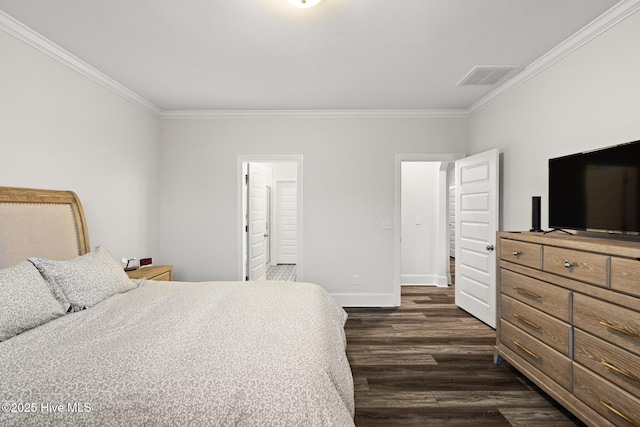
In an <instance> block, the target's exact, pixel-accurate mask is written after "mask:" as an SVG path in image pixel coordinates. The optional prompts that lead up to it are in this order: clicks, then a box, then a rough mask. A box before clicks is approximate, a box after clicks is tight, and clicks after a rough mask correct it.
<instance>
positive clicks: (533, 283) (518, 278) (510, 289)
mask: <svg viewBox="0 0 640 427" xmlns="http://www.w3.org/2000/svg"><path fill="white" fill-rule="evenodd" d="M500 283H501V292H502V293H503V294H505V295H509V296H510V297H511V298H514V299H517V300H518V301H520V302H523V303H525V304H527V305H530V306H531V307H535V308H537V309H538V310H541V311H544V312H545V313H547V314H550V315H552V316H554V317H557V318H558V319H560V320H562V321H564V322H569V320H570V319H569V295H570V291H569V290H567V289H564V288H561V287H558V286H555V285H552V284H550V283H547V282H542V281H540V280H537V279H534V278H532V277H529V276H524V275H522V274H518V273H514V272H513V271H509V270H504V269H502V270H501V271H500Z"/></svg>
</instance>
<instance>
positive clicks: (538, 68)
mask: <svg viewBox="0 0 640 427" xmlns="http://www.w3.org/2000/svg"><path fill="white" fill-rule="evenodd" d="M638 10H640V0H622V1H620V2H619V3H617V4H615V5H614V6H612V7H611V8H610V9H609V10H607V11H606V12H605V13H603V14H602V15H600V16H599V17H597V18H596V19H594V20H593V21H591V22H590V23H588V24H587V25H585V26H584V27H583V28H582V29H580V30H578V31H577V32H576V33H574V34H573V35H572V36H570V37H569V38H568V39H566V40H565V41H564V42H562V43H560V44H559V45H558V46H556V47H554V48H553V49H551V50H550V51H549V52H547V53H546V54H544V55H542V56H541V57H540V58H538V59H537V60H536V61H534V62H533V63H531V64H530V65H529V66H528V67H526V68H525V69H524V70H522V71H521V72H519V73H518V74H516V75H515V76H513V77H512V78H511V79H509V80H507V81H506V82H504V83H503V84H502V85H500V86H498V87H497V88H496V89H494V90H493V91H491V92H489V93H488V94H487V95H486V96H484V97H483V98H482V99H480V100H479V101H477V102H475V103H474V104H473V105H472V106H471V107H469V109H468V111H469V115H470V116H472V115H474V114H475V113H477V112H479V111H480V110H482V109H483V108H485V107H486V106H488V105H489V104H491V103H492V102H494V101H496V100H498V99H500V98H501V97H502V96H504V95H506V94H507V93H509V92H511V91H512V90H514V89H516V88H517V87H518V86H520V85H522V84H524V83H526V82H527V81H529V80H530V79H532V78H534V77H535V76H537V75H538V74H540V73H541V72H543V71H544V70H546V69H547V68H549V67H551V66H552V65H553V64H555V63H556V62H558V61H560V60H561V59H563V58H564V57H566V56H567V55H570V54H571V53H572V52H574V51H576V50H578V49H579V48H580V47H582V46H584V45H585V44H587V43H589V42H590V41H591V40H593V39H595V38H596V37H598V36H599V35H601V34H602V33H604V32H606V31H607V30H609V29H610V28H611V27H613V26H615V25H617V24H618V23H620V22H621V21H623V20H624V19H626V18H628V17H629V16H631V15H633V14H634V13H636V12H637V11H638Z"/></svg>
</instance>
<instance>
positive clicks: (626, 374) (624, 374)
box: [600, 362, 640, 384]
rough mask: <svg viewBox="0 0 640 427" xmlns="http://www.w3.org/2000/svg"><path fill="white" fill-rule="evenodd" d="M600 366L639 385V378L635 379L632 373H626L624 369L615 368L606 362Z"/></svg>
mask: <svg viewBox="0 0 640 427" xmlns="http://www.w3.org/2000/svg"><path fill="white" fill-rule="evenodd" d="M600 364H601V365H603V366H606V367H607V368H609V369H611V370H612V371H614V372H616V373H618V374H620V375H622V376H623V377H626V378H628V379H630V380H631V381H633V382H636V383H638V384H640V378H638V377H636V376H635V375H633V374H632V373H630V372H627V371H625V370H624V369H620V368H618V367H617V366H615V365H612V364H611V363H608V362H600Z"/></svg>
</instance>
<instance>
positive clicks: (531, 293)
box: [513, 288, 542, 299]
mask: <svg viewBox="0 0 640 427" xmlns="http://www.w3.org/2000/svg"><path fill="white" fill-rule="evenodd" d="M513 289H514V290H515V291H516V292H519V293H521V294H524V295H526V296H528V297H531V298H535V299H542V296H540V295H538V294H534V293H533V292H529V291H527V290H525V289H522V288H513Z"/></svg>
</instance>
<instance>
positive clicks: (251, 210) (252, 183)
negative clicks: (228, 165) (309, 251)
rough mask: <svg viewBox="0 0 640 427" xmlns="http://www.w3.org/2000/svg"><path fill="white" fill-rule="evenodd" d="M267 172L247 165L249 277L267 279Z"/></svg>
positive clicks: (253, 164)
mask: <svg viewBox="0 0 640 427" xmlns="http://www.w3.org/2000/svg"><path fill="white" fill-rule="evenodd" d="M266 174H267V172H266V169H265V168H264V167H263V166H261V165H258V164H256V163H249V164H247V179H248V182H247V216H248V218H247V264H248V265H247V277H248V278H249V280H264V279H265V278H266V272H267V267H266V258H265V234H266V233H265V232H266V221H267V176H266Z"/></svg>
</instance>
